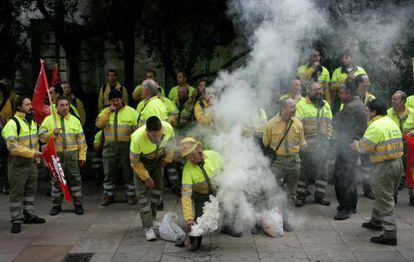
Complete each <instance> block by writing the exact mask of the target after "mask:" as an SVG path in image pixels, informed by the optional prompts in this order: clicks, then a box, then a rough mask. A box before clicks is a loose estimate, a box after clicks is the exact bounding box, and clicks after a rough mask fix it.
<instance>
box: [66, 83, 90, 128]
mask: <svg viewBox="0 0 414 262" xmlns="http://www.w3.org/2000/svg"><path fill="white" fill-rule="evenodd" d="M61 86H62V89H63V95H64V96H66V97H67V98H68V99H69V106H70V108H69V113H70V114H71V115H73V116H75V117H76V118H78V119H79V120H80V122H81V124H82V126H83V125H84V124H85V122H86V112H85V107H84V106H83V103H82V101H81V100H80V99H79V98H77V97H76V96H75V95H74V94H73V92H72V87H71V86H70V84H69V83H68V82H67V81H63V82H62V84H61Z"/></svg>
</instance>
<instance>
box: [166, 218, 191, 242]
mask: <svg viewBox="0 0 414 262" xmlns="http://www.w3.org/2000/svg"><path fill="white" fill-rule="evenodd" d="M177 217H178V216H177V214H176V213H173V212H167V213H166V214H165V215H164V217H163V218H162V221H161V225H160V237H161V238H162V239H164V240H167V241H173V242H175V241H177V240H183V239H184V238H185V233H184V230H182V229H181V227H179V226H178V225H177V224H175V223H174V220H176V219H177Z"/></svg>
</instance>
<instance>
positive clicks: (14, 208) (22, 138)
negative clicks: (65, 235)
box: [2, 96, 46, 233]
mask: <svg viewBox="0 0 414 262" xmlns="http://www.w3.org/2000/svg"><path fill="white" fill-rule="evenodd" d="M15 106H16V108H15V109H16V114H15V115H14V117H12V118H11V119H10V120H9V121H8V122H7V124H6V126H5V127H4V129H3V131H2V136H3V137H4V139H5V140H6V143H7V149H8V150H9V154H10V156H9V165H8V173H9V183H10V215H11V222H12V227H11V229H10V232H11V233H20V231H21V223H25V224H43V223H45V222H46V220H45V219H43V218H40V217H38V216H36V215H35V210H34V201H35V197H36V191H37V175H38V172H37V166H36V165H37V163H38V161H39V160H40V158H41V157H42V153H40V152H39V143H38V137H37V124H36V122H35V121H33V111H32V102H31V101H30V98H28V97H25V96H20V97H18V98H17V100H16V102H15Z"/></svg>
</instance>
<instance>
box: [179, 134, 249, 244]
mask: <svg viewBox="0 0 414 262" xmlns="http://www.w3.org/2000/svg"><path fill="white" fill-rule="evenodd" d="M180 152H181V157H183V158H184V157H185V158H186V159H187V160H186V162H185V165H184V170H183V179H182V189H181V205H182V208H183V214H184V220H185V223H186V225H187V232H190V231H191V227H192V226H193V225H194V224H195V222H196V221H197V219H198V218H199V217H201V215H202V214H203V206H204V203H205V202H206V201H209V196H210V195H212V194H213V195H214V194H215V193H216V192H217V185H216V183H214V177H215V176H216V175H217V174H218V173H219V172H220V171H221V169H222V167H223V160H222V158H221V156H220V154H219V153H217V152H215V151H213V150H204V151H203V150H202V145H201V143H200V142H199V141H197V140H195V139H194V138H192V137H186V138H184V139H182V140H181V142H180ZM224 213H225V210H224ZM225 217H226V214H224V217H223V218H224V220H226V219H225ZM223 223H224V225H223V226H222V228H221V233H223V234H228V235H230V236H232V237H241V236H242V233H240V232H236V231H235V230H234V229H233V226H230V225H227V224H226V221H223ZM201 241H202V236H200V237H197V243H195V245H190V246H189V249H190V250H191V251H194V250H196V249H197V248H199V247H200V245H201Z"/></svg>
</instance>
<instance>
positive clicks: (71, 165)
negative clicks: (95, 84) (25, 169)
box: [39, 96, 87, 216]
mask: <svg viewBox="0 0 414 262" xmlns="http://www.w3.org/2000/svg"><path fill="white" fill-rule="evenodd" d="M56 107H57V114H56V115H55V116H53V115H49V116H47V117H46V118H45V119H44V120H43V123H42V125H41V126H40V128H39V138H40V141H42V142H43V143H47V142H49V140H50V139H54V140H55V146H56V152H57V154H58V156H59V160H60V163H61V165H62V170H63V172H64V174H65V180H66V182H67V184H68V186H69V191H70V194H71V195H72V199H73V205H74V208H75V214H77V215H83V213H84V210H83V207H82V178H81V174H80V172H79V168H82V167H83V166H84V165H85V161H86V151H87V145H86V141H85V135H84V134H83V129H82V124H81V122H80V121H79V119H78V118H76V117H74V116H73V115H71V114H70V113H69V107H70V106H69V98H67V97H65V96H61V97H59V98H57V100H56ZM55 117H56V124H57V126H56V125H55ZM51 184H52V192H51V195H52V209H51V210H50V215H51V216H55V215H57V214H59V213H60V212H62V200H63V193H62V191H61V189H60V185H59V180H58V179H57V178H55V177H54V176H52V181H51Z"/></svg>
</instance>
